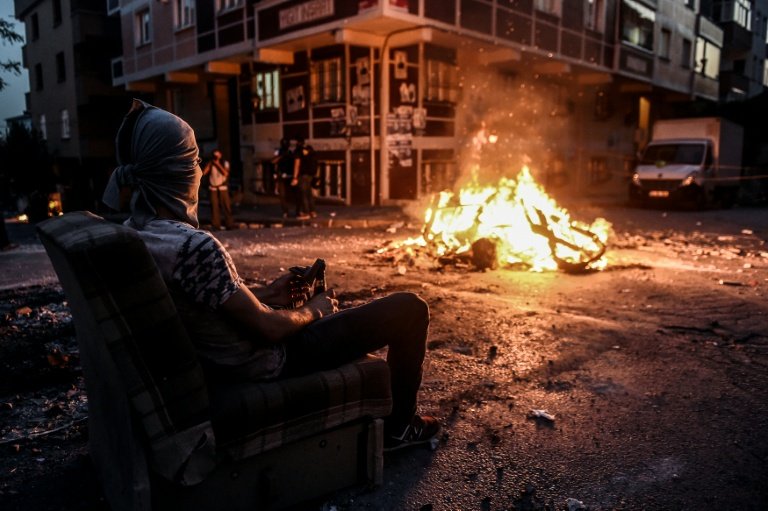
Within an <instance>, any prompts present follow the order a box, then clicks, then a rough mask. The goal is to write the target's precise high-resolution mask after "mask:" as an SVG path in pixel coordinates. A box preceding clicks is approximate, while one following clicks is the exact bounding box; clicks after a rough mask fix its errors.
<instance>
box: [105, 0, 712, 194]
mask: <svg viewBox="0 0 768 511" xmlns="http://www.w3.org/2000/svg"><path fill="white" fill-rule="evenodd" d="M107 3H108V6H109V12H110V14H112V15H113V16H115V17H116V18H118V19H119V20H120V27H121V30H122V46H123V51H122V54H121V55H120V56H119V57H117V58H116V59H115V60H114V61H113V63H112V68H113V80H114V83H115V85H117V86H120V87H124V88H125V89H126V90H128V91H131V92H133V93H135V94H144V95H146V97H147V98H148V99H149V100H150V101H153V102H155V103H156V104H158V105H159V106H162V107H165V108H168V109H169V110H171V111H174V112H175V113H177V114H179V115H181V116H183V117H184V118H186V119H187V120H188V121H189V122H190V123H191V124H192V126H193V127H194V128H195V130H196V133H197V135H198V142H199V144H200V146H201V148H202V149H203V152H204V153H209V152H210V151H211V150H212V149H213V148H214V147H220V148H221V149H222V150H223V151H224V153H225V156H226V157H228V158H229V159H230V160H231V161H232V164H233V168H234V169H235V176H236V179H237V180H238V181H239V184H240V185H241V186H242V191H243V193H244V200H248V198H249V197H252V196H253V194H257V193H264V192H265V191H266V192H267V193H269V192H270V191H271V187H272V183H271V181H270V179H269V174H270V172H269V170H268V167H269V164H268V161H269V159H270V158H271V156H272V155H273V153H274V150H275V148H276V147H277V146H278V144H279V141H280V139H281V138H293V137H303V138H306V139H307V140H308V142H309V143H310V144H312V145H313V146H314V147H315V149H316V150H317V151H318V159H319V161H320V167H321V169H322V174H323V178H324V184H323V186H322V188H321V190H320V195H321V197H324V198H325V199H327V200H336V201H340V202H342V203H346V204H351V203H356V204H384V203H388V202H393V201H413V200H418V199H421V198H424V197H427V196H428V195H429V194H431V193H432V192H435V191H437V190H440V189H443V188H446V187H450V186H452V185H453V184H455V183H456V182H457V181H461V180H464V179H467V178H468V177H469V176H470V175H472V176H474V177H480V178H485V179H494V178H496V177H498V176H503V175H514V173H515V172H517V170H519V168H520V166H521V165H522V164H523V163H528V164H529V165H530V166H531V168H532V170H533V171H534V174H535V175H536V176H537V178H538V179H539V180H540V181H541V182H542V183H544V184H545V185H546V186H547V188H548V189H549V190H550V191H551V192H552V193H553V194H555V195H562V196H565V197H567V196H578V197H601V196H611V195H614V196H618V195H623V194H624V193H625V188H626V183H627V178H628V175H629V170H630V169H631V166H632V163H633V161H634V158H635V155H636V153H637V150H638V149H639V148H640V147H642V145H643V144H644V143H645V142H646V141H647V139H648V136H649V133H650V126H651V123H652V121H653V120H654V119H655V118H657V117H659V116H663V115H664V112H665V110H666V109H669V108H670V106H669V105H674V104H680V103H686V102H690V101H691V100H692V99H697V98H698V99H703V100H707V101H715V100H717V99H718V95H719V88H718V87H719V85H718V84H719V81H718V80H719V62H718V59H719V58H720V55H721V54H722V48H723V30H722V29H721V28H720V27H718V26H717V25H716V24H715V23H714V22H712V21H711V20H710V19H708V18H707V17H705V16H702V15H701V13H700V12H699V11H698V7H697V6H696V5H695V4H694V2H693V1H691V2H689V3H685V2H681V1H679V0H655V1H654V0H354V1H349V0H346V1H344V0H288V1H285V0H283V1H277V0H273V1H270V0H266V1H261V2H256V1H251V0H215V1H213V0H161V1H149V0H107ZM701 52H703V54H704V55H706V56H707V60H706V62H705V63H704V64H703V65H700V64H701V63H702V62H704V60H703V59H701V58H697V57H699V55H700V53H701ZM491 141H495V144H494V143H492V142H491ZM481 143H485V144H486V146H485V149H484V150H483V151H481V152H479V151H478V150H477V148H478V144H481ZM478 174H479V175H478Z"/></svg>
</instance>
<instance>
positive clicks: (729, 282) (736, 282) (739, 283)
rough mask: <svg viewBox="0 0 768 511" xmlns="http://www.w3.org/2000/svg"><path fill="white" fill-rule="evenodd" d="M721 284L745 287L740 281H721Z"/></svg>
mask: <svg viewBox="0 0 768 511" xmlns="http://www.w3.org/2000/svg"><path fill="white" fill-rule="evenodd" d="M719 283H720V285H721V286H743V285H744V284H742V283H741V282H739V281H738V280H723V279H720V281H719Z"/></svg>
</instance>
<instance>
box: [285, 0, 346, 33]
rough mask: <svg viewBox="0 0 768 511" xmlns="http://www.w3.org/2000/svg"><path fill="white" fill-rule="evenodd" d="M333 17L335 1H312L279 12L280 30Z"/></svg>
mask: <svg viewBox="0 0 768 511" xmlns="http://www.w3.org/2000/svg"><path fill="white" fill-rule="evenodd" d="M328 16H333V0H310V1H309V2H304V3H303V4H299V5H296V6H294V7H289V8H287V9H282V10H281V11H280V12H279V19H280V30H284V29H286V28H288V27H292V26H295V25H303V24H304V23H309V22H310V21H315V20H319V19H321V18H327V17H328Z"/></svg>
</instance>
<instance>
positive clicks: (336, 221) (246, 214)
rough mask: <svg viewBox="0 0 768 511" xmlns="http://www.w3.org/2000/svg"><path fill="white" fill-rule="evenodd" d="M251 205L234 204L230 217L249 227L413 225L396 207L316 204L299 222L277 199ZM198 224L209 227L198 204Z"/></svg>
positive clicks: (206, 207) (205, 208)
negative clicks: (312, 215)
mask: <svg viewBox="0 0 768 511" xmlns="http://www.w3.org/2000/svg"><path fill="white" fill-rule="evenodd" d="M257 200H258V202H257V203H256V204H254V205H245V204H239V205H233V207H232V216H233V217H234V219H235V221H236V222H237V223H239V224H241V227H242V224H246V225H247V226H248V227H254V228H258V227H273V226H274V227H297V226H312V227H345V226H346V227H355V228H358V227H363V228H364V227H388V226H390V225H392V224H394V223H397V222H408V221H411V222H413V221H414V220H413V219H412V218H410V217H408V215H406V214H405V213H404V212H403V210H402V208H400V207H399V206H346V205H344V204H329V203H318V204H317V205H316V209H317V217H316V218H312V219H309V220H298V219H297V218H296V217H295V216H294V215H293V214H291V215H290V216H289V217H288V218H283V214H282V210H281V208H280V202H279V201H278V199H277V197H266V196H260V197H259V198H258V199H257ZM198 216H199V219H200V225H201V227H202V228H204V229H209V228H210V222H211V221H210V218H211V206H210V203H208V202H207V201H201V202H200V208H199V213H198Z"/></svg>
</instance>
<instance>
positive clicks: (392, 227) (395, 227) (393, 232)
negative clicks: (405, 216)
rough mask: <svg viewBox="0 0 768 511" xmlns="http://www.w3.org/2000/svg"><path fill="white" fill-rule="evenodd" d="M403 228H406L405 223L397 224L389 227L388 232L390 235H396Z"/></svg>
mask: <svg viewBox="0 0 768 511" xmlns="http://www.w3.org/2000/svg"><path fill="white" fill-rule="evenodd" d="M403 227H405V222H395V223H394V224H392V225H390V226H389V227H387V229H386V231H387V232H388V233H390V234H395V233H396V232H397V230H398V229H402V228H403Z"/></svg>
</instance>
